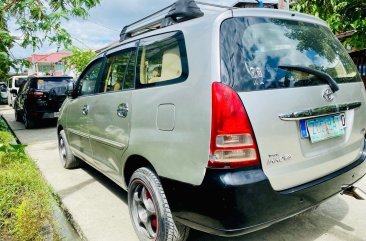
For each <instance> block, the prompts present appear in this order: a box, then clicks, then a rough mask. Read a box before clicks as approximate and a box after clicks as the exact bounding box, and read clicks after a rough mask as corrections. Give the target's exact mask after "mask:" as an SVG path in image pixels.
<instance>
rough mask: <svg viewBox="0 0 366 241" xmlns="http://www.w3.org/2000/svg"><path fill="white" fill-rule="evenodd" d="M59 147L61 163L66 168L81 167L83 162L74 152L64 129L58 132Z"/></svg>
mask: <svg viewBox="0 0 366 241" xmlns="http://www.w3.org/2000/svg"><path fill="white" fill-rule="evenodd" d="M58 148H59V153H60V160H61V164H62V166H63V167H64V168H65V169H75V168H78V167H80V164H81V162H80V160H79V159H78V158H76V157H75V156H74V155H73V154H72V152H71V150H70V146H69V143H68V141H67V139H66V134H65V131H64V130H62V131H60V133H59V134H58Z"/></svg>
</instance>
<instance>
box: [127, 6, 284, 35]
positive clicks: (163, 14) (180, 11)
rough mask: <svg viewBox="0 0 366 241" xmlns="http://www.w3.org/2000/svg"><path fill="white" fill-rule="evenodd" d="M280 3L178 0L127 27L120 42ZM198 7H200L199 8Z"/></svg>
mask: <svg viewBox="0 0 366 241" xmlns="http://www.w3.org/2000/svg"><path fill="white" fill-rule="evenodd" d="M279 1H281V0H245V1H238V2H237V3H235V4H234V5H233V6H224V5H219V4H212V3H205V2H199V1H194V0H178V1H177V2H175V3H173V4H171V5H169V6H168V7H166V8H163V9H161V10H159V11H157V12H156V13H153V14H151V15H149V16H147V17H145V18H142V19H140V20H138V21H137V22H134V23H132V24H130V25H127V26H125V27H124V28H123V29H122V31H121V34H120V42H123V41H124V40H126V39H129V38H131V37H134V36H136V35H139V34H143V33H146V32H149V31H153V30H156V29H160V28H164V27H167V26H170V25H173V24H177V23H180V22H184V21H187V20H191V19H194V18H199V17H202V16H203V15H204V14H205V13H210V12H218V11H223V10H231V9H235V8H253V7H267V8H268V7H269V8H278V5H279V4H278V2H279ZM282 1H288V0H282ZM198 5H199V6H200V7H198Z"/></svg>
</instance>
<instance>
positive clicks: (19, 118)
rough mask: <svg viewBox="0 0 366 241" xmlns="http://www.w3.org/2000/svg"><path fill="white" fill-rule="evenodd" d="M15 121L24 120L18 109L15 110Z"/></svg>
mask: <svg viewBox="0 0 366 241" xmlns="http://www.w3.org/2000/svg"><path fill="white" fill-rule="evenodd" d="M14 116H15V121H18V122H20V121H22V118H21V116H20V115H19V112H18V111H17V110H15V111H14Z"/></svg>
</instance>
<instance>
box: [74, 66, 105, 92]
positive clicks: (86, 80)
mask: <svg viewBox="0 0 366 241" xmlns="http://www.w3.org/2000/svg"><path fill="white" fill-rule="evenodd" d="M102 63H103V61H102V60H97V61H96V62H94V63H92V64H91V65H89V66H88V67H87V70H86V71H85V72H84V73H83V74H82V76H81V77H80V79H79V83H78V90H77V91H78V95H79V96H81V95H90V94H94V93H95V88H96V83H97V80H98V77H99V73H100V71H101V67H102Z"/></svg>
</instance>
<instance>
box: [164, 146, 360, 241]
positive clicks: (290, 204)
mask: <svg viewBox="0 0 366 241" xmlns="http://www.w3.org/2000/svg"><path fill="white" fill-rule="evenodd" d="M365 159H366V150H365V149H364V151H363V153H362V154H361V156H360V158H359V159H358V160H357V161H355V162H354V163H352V164H351V165H349V166H347V167H345V168H343V169H341V170H339V171H337V172H334V173H332V174H330V175H328V176H325V177H323V178H321V179H318V180H315V181H313V182H310V183H307V184H304V185H302V186H299V187H296V188H292V189H289V190H285V191H282V192H277V191H274V190H273V189H272V187H271V184H270V182H269V180H268V178H267V177H266V175H265V174H264V173H263V171H262V170H261V169H251V170H248V169H244V170H243V169H241V170H218V169H208V170H207V172H206V176H205V179H204V181H203V183H202V185H201V186H191V185H188V184H183V183H178V182H175V181H171V180H167V179H164V178H162V183H163V186H164V190H165V191H166V195H167V198H168V201H169V204H170V207H171V209H172V212H173V214H174V218H175V219H176V220H177V221H178V222H181V223H183V224H185V225H187V226H190V227H192V228H194V229H197V230H201V231H203V232H207V233H212V234H215V235H220V236H236V235H241V234H246V233H250V232H253V231H256V230H259V229H262V228H265V227H268V226H270V225H272V224H274V223H277V222H280V221H282V220H284V219H287V218H289V217H292V216H294V215H297V214H299V213H301V212H303V211H306V210H307V209H310V208H312V207H313V206H316V205H318V204H320V203H321V202H323V201H325V200H326V199H328V198H330V197H332V196H334V195H336V194H338V193H340V192H341V191H342V190H341V187H342V186H344V185H352V184H354V183H355V182H357V181H358V180H360V179H361V178H362V177H363V176H364V175H365V172H366V161H365Z"/></svg>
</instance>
